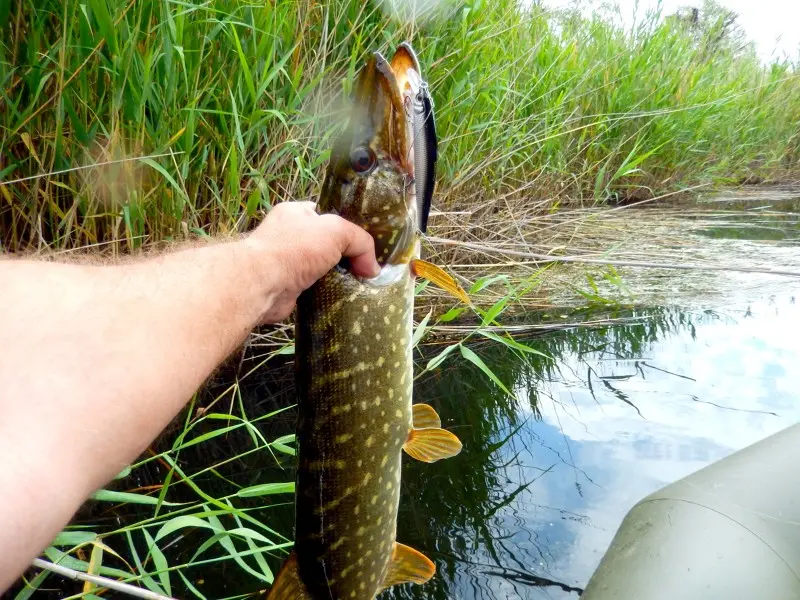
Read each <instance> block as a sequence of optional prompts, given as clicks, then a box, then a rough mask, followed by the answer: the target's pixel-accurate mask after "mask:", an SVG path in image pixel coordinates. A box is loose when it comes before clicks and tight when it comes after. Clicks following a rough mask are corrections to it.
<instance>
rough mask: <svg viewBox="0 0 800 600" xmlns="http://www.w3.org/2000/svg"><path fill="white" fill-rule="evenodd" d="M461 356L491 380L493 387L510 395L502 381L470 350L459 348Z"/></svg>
mask: <svg viewBox="0 0 800 600" xmlns="http://www.w3.org/2000/svg"><path fill="white" fill-rule="evenodd" d="M461 356H463V357H464V358H466V359H467V360H468V361H469V362H471V363H472V364H473V365H475V366H476V367H478V368H479V369H480V370H481V371H483V372H484V373H485V374H486V376H487V377H488V378H489V379H491V380H492V381H493V382H494V383H495V385H497V387H499V388H500V389H501V390H503V391H504V392H505V393H506V394H508V395H509V396H510V395H511V392H509V391H508V388H507V387H506V386H505V384H504V383H503V382H502V381H500V379H498V377H497V375H495V374H494V371H492V370H491V369H490V368H489V367H488V365H487V364H486V363H485V362H483V359H482V358H481V357H480V356H478V355H477V354H475V353H474V352H473V351H472V350H470V349H469V348H467V347H466V346H463V345H462V346H461Z"/></svg>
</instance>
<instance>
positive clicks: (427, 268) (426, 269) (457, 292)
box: [411, 258, 472, 305]
mask: <svg viewBox="0 0 800 600" xmlns="http://www.w3.org/2000/svg"><path fill="white" fill-rule="evenodd" d="M411 270H412V271H413V272H414V275H416V276H417V277H422V278H423V279H427V280H428V281H430V282H431V283H433V284H434V285H435V286H437V287H440V288H442V289H443V290H444V291H445V292H447V293H449V294H450V295H452V296H455V297H456V298H458V299H459V300H461V301H462V302H463V303H464V304H470V305H471V304H472V302H471V301H470V299H469V296H467V292H465V291H464V289H463V288H462V287H461V286H460V285H458V283H456V280H455V279H453V278H452V277H451V276H450V275H448V274H447V272H445V270H444V269H442V268H441V267H437V266H436V265H434V264H433V263H429V262H428V261H426V260H422V259H420V258H415V259H413V260H412V261H411Z"/></svg>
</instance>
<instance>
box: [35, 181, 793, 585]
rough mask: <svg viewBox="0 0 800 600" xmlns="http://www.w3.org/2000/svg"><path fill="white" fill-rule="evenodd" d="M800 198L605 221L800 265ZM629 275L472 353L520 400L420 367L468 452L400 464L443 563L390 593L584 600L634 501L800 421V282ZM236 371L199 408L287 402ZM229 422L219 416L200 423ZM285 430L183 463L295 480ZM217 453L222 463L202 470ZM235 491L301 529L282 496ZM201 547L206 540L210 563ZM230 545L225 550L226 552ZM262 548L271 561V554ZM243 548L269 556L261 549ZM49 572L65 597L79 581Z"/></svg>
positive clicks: (189, 552) (735, 200) (196, 578)
mask: <svg viewBox="0 0 800 600" xmlns="http://www.w3.org/2000/svg"><path fill="white" fill-rule="evenodd" d="M798 197H800V193H795V192H794V191H793V190H788V191H787V190H784V189H779V190H769V189H767V190H766V191H765V190H763V189H756V190H748V191H747V193H737V194H732V195H730V194H729V195H727V196H725V197H719V196H714V197H710V198H708V199H705V200H701V201H700V202H699V203H697V204H693V205H692V208H691V209H687V208H686V207H678V208H670V209H662V210H659V211H650V212H648V211H640V212H636V213H625V212H624V211H619V212H617V213H616V216H614V218H615V219H617V220H618V221H619V222H620V223H623V225H619V226H615V228H614V230H615V231H616V232H617V235H618V234H619V231H621V230H622V228H623V226H627V225H626V224H628V223H631V222H633V223H635V226H633V227H632V230H634V231H637V230H641V229H642V222H643V220H646V219H650V220H651V221H652V222H653V223H655V224H657V226H658V227H661V228H663V230H664V231H665V232H666V233H665V234H664V235H669V236H670V238H669V239H670V243H671V244H674V245H675V246H676V247H680V253H681V256H682V257H684V258H685V257H689V258H691V259H692V260H694V261H698V262H699V261H706V262H708V261H709V260H711V259H714V260H716V263H715V264H731V265H747V266H753V265H764V266H767V267H770V268H778V267H782V268H785V269H794V270H796V271H800V256H799V255H800V253H798V248H797V241H798V239H800V235H798V233H799V232H800V229H799V228H798V222H799V219H798V212H799V211H798V208H800V202H798ZM600 214H601V215H602V218H606V219H607V218H608V217H606V216H605V215H606V214H607V213H600ZM629 214H630V215H632V216H628V215H629ZM633 215H635V216H633ZM654 228H655V225H654V227H653V228H651V229H650V230H649V231H650V233H649V234H648V236H649V239H651V240H652V239H655V240H656V242H651V245H656V246H657V245H658V243H657V241H658V240H659V239H663V238H662V237H659V235H656V234H653V233H652V232H653V230H654ZM676 231H680V232H681V234H680V238H679V239H677V238H676V237H675V232H676ZM627 239H628V241H629V243H628V246H627V247H626V246H625V245H624V244H620V245H619V246H618V251H620V252H622V253H623V258H635V257H636V253H637V252H639V253H640V254H641V253H643V252H644V250H642V248H643V247H644V245H643V242H642V241H641V240H638V241H637V239H636V236H635V235H633V234H632V235H631V236H630V237H629V238H627ZM662 247H663V244H662ZM626 251H627V252H629V256H627V257H626V256H624V252H626ZM648 252H650V251H649V250H648ZM648 258H649V259H650V260H664V259H667V258H670V256H669V255H668V254H662V255H660V256H655V257H654V256H652V255H648ZM673 262H674V261H673ZM620 272H621V274H622V277H623V280H624V282H625V295H626V298H631V297H635V298H636V305H637V308H635V309H633V308H625V307H624V306H618V305H613V306H608V305H604V306H601V307H597V306H589V307H583V308H581V309H577V310H573V309H570V311H566V310H565V311H563V312H564V314H563V315H558V316H557V317H556V316H555V315H554V314H553V311H551V312H550V313H549V315H548V316H547V317H543V316H542V315H541V314H538V315H532V316H530V319H533V320H545V319H553V318H559V319H563V320H567V321H575V322H580V321H582V320H583V321H585V320H587V319H588V318H589V317H591V319H592V320H593V321H595V322H596V321H597V320H598V317H607V318H609V319H610V320H609V321H608V324H606V325H600V326H594V327H575V328H570V329H565V330H561V331H556V332H551V333H546V334H540V335H537V336H535V337H532V338H530V339H527V340H525V342H526V343H527V344H528V345H529V346H530V347H532V348H534V349H536V350H538V351H539V352H541V353H542V355H546V357H545V356H542V355H538V354H525V355H524V356H518V355H516V354H514V353H512V352H510V351H509V350H507V349H506V348H504V347H500V346H498V345H488V344H484V345H476V346H473V349H474V351H475V352H476V353H478V354H479V355H480V356H481V358H482V359H483V360H484V361H485V362H486V363H487V364H488V365H489V367H490V368H491V369H492V370H493V371H494V372H495V373H496V375H497V376H498V377H499V378H500V380H501V381H503V382H504V383H505V384H506V385H507V386H508V387H509V388H510V389H511V390H512V392H513V394H512V396H511V397H509V396H507V395H506V394H505V393H504V392H502V391H501V390H500V389H499V388H498V387H497V386H496V385H494V384H493V383H492V382H491V381H489V380H488V379H487V378H486V376H485V375H484V374H483V373H481V372H480V371H479V370H478V369H477V368H476V367H475V366H474V365H472V364H471V363H468V362H466V361H463V360H460V359H459V358H457V354H458V353H452V354H451V355H450V358H449V359H448V361H446V362H445V363H444V364H443V365H442V366H441V367H440V368H438V369H436V370H435V371H433V372H429V373H427V374H425V375H423V376H422V377H420V378H419V379H418V381H417V382H416V386H415V400H416V401H417V402H427V403H430V404H432V405H433V406H434V407H435V408H436V409H437V411H438V412H439V414H440V415H441V416H442V420H443V423H444V426H445V427H447V428H449V429H450V430H452V431H453V432H455V433H456V434H457V435H458V436H459V438H460V439H461V440H462V442H463V444H464V447H463V451H462V452H461V454H460V455H459V456H457V457H455V458H452V459H449V460H445V461H441V462H439V463H435V464H432V465H430V464H421V463H417V462H415V461H412V460H405V462H404V467H403V484H402V488H403V491H402V499H401V509H400V522H399V530H398V541H401V542H402V543H404V544H407V545H410V546H412V547H414V548H416V549H418V550H420V551H422V552H424V553H425V554H426V555H428V556H429V557H430V558H431V559H432V560H433V561H434V562H435V563H436V565H437V569H438V572H437V575H436V577H434V579H433V580H432V581H431V582H429V583H428V584H426V585H424V586H402V587H398V588H393V589H391V590H390V591H389V592H387V593H386V594H385V596H386V597H392V598H418V599H423V598H425V599H441V600H444V599H465V600H470V599H476V600H477V599H482V600H483V599H486V600H489V599H501V598H502V599H505V598H520V599H526V600H528V599H567V598H577V597H578V595H579V593H580V591H581V590H582V589H583V587H584V586H585V585H586V583H587V581H588V579H589V577H590V575H591V573H592V571H593V570H594V568H595V567H596V566H597V564H598V562H599V560H600V558H601V557H602V555H603V553H604V552H605V550H606V548H607V547H608V545H609V543H610V541H611V539H612V537H613V535H614V533H615V531H616V528H617V527H618V526H619V524H620V522H621V520H622V518H623V517H624V515H625V513H626V512H627V511H628V510H629V509H630V508H631V507H632V506H633V505H634V504H635V503H636V502H637V501H638V500H640V499H641V498H643V497H644V496H646V495H647V494H649V493H651V492H653V491H655V490H657V489H659V488H660V487H662V486H664V485H667V484H669V483H671V482H673V481H675V480H677V479H679V478H681V477H683V476H685V475H687V474H689V473H692V472H693V471H695V470H697V469H699V468H701V467H703V466H704V465H707V464H709V463H710V462H712V461H715V460H718V459H720V458H722V457H724V456H727V455H729V454H731V453H732V452H734V451H736V450H738V449H740V448H743V447H745V446H747V445H749V444H751V443H753V442H756V441H758V440H760V439H763V438H764V437H766V436H768V435H770V434H772V433H774V432H777V431H779V430H781V429H783V428H785V427H787V426H789V425H791V424H793V423H796V422H797V421H798V420H799V419H800V372H798V369H797V368H796V367H797V365H798V364H800V342H798V334H800V326H798V325H797V324H798V323H800V302H797V300H796V298H797V295H798V294H799V293H800V279H798V278H789V277H779V276H774V275H761V274H752V273H725V272H693V271H664V272H661V271H658V270H657V271H653V270H647V271H645V270H643V269H621V270H620ZM617 291H619V290H617V289H614V288H613V286H612V289H607V290H602V293H603V294H604V295H605V296H607V297H613V295H614V294H615V293H616V292H617ZM426 352H427V351H426ZM421 358H423V359H424V357H421ZM245 362H247V361H245ZM421 364H424V361H421ZM241 370H242V365H239V371H240V372H241ZM228 375H229V373H226V372H224V371H223V372H221V373H220V374H218V376H217V377H216V378H215V379H214V380H213V381H212V382H211V384H210V385H209V386H208V387H207V389H206V390H205V391H204V392H203V394H202V395H201V396H202V398H205V400H206V401H207V400H208V399H210V398H214V397H219V398H222V400H219V401H217V404H216V405H215V406H214V408H213V409H212V410H213V411H216V412H219V413H224V412H226V411H228V410H231V411H232V412H233V413H234V414H247V415H249V416H250V417H253V416H254V415H263V414H267V413H271V412H273V411H277V410H280V409H282V408H283V407H286V406H288V405H290V404H291V403H292V401H293V392H292V383H291V380H292V370H291V366H290V365H289V364H286V365H284V367H282V368H270V369H260V370H255V371H254V372H253V373H252V374H251V375H249V376H248V377H246V378H244V379H242V380H241V381H240V382H239V384H238V385H236V386H234V388H231V387H230V386H231V380H230V379H229V378H228ZM232 389H233V392H232V393H230V390H232ZM218 394H219V396H217V395H218ZM224 425H227V423H226V422H224V421H220V420H212V421H209V427H208V429H207V430H206V431H213V430H214V429H215V428H219V427H221V426H224ZM293 428H294V413H293V412H292V411H291V410H289V411H284V412H280V413H279V414H276V415H275V416H272V417H270V418H269V419H265V420H263V421H261V422H259V424H258V431H257V432H256V431H254V430H252V429H250V430H247V429H243V428H239V429H237V430H232V431H231V432H230V434H226V435H225V436H224V437H214V438H209V440H208V441H207V442H204V443H198V444H196V445H191V446H190V447H187V448H185V449H183V450H182V451H181V452H180V455H179V456H177V455H176V459H177V461H178V462H177V464H178V465H180V466H181V468H182V469H183V472H184V473H188V474H192V473H198V472H199V473H198V474H197V476H196V477H195V478H194V480H193V481H194V482H195V484H196V485H198V486H200V487H201V488H202V489H203V490H204V492H205V493H207V494H210V495H213V496H214V497H216V498H222V497H223V496H225V495H226V494H231V493H235V491H236V489H237V487H239V486H244V487H246V486H252V485H257V484H260V483H265V482H285V481H292V480H293V478H294V475H293V472H292V459H291V457H289V456H285V455H277V456H274V455H273V454H272V453H270V452H267V451H265V450H263V447H262V448H261V449H259V448H258V445H259V441H258V435H262V436H263V437H264V439H267V440H274V439H276V438H278V437H280V436H284V435H287V434H291V433H293ZM202 432H203V429H198V430H197V431H195V432H194V433H193V435H198V434H200V433H202ZM174 439H175V431H173V432H171V433H169V432H168V433H167V434H166V435H165V436H163V437H162V439H161V440H160V441H159V443H158V444H157V445H156V446H154V450H155V451H157V452H158V451H163V450H167V449H168V448H170V447H171V445H172V444H173V442H174ZM231 457H235V459H233V460H231ZM209 465H215V468H214V469H213V470H208V469H207V467H208V466H209ZM167 467H168V465H166V464H165V463H164V461H158V460H151V461H150V462H148V463H147V464H146V465H145V466H143V467H141V468H137V469H135V470H134V472H133V473H131V475H129V476H128V477H127V478H126V479H124V480H122V481H120V482H119V483H118V488H119V489H124V490H132V489H133V490H137V491H140V492H141V491H147V490H152V489H158V487H160V485H161V484H162V483H163V481H164V478H165V473H166V472H167ZM149 486H153V487H149ZM167 497H168V499H170V500H172V501H175V502H181V501H184V502H196V501H197V500H198V496H197V494H196V493H195V491H194V490H192V489H190V488H189V487H188V486H183V485H177V484H176V483H174V482H173V485H172V487H171V488H170V490H169V493H168V495H167ZM235 502H236V505H237V506H240V507H242V508H247V509H249V510H252V511H253V512H252V513H251V514H253V515H254V516H257V518H258V519H259V520H261V521H262V522H263V523H266V524H268V525H269V527H271V528H272V529H274V531H275V532H276V533H277V534H282V535H283V536H286V537H289V538H290V537H291V534H292V521H293V506H292V502H291V496H290V495H288V494H278V495H273V496H268V497H264V498H256V499H240V498H236V499H235ZM210 508H213V507H209V506H208V505H207V506H206V509H209V510H210ZM198 510H200V509H199V508H198ZM148 511H149V512H148ZM151 515H152V509H151V508H150V507H141V506H136V505H123V506H117V507H114V508H112V509H108V507H107V505H97V504H95V505H87V507H85V509H84V511H82V513H81V514H80V515H79V516H78V518H77V520H76V523H83V524H89V523H90V524H91V528H92V529H93V530H94V531H107V532H108V531H115V532H118V533H115V534H113V535H111V536H109V537H108V538H106V539H105V540H104V542H105V543H107V544H109V546H110V547H112V548H114V549H115V550H116V551H118V552H121V553H122V554H123V555H126V556H127V557H128V559H129V560H130V552H128V550H127V549H126V544H129V547H136V546H138V547H139V548H140V552H141V551H142V549H143V547H142V542H143V540H144V538H142V539H139V537H137V536H140V532H139V531H138V527H134V528H133V535H131V536H130V537H127V538H125V537H123V536H127V535H128V533H125V527H126V526H127V525H130V524H134V523H138V522H141V521H142V519H145V518H148V517H149V516H151ZM230 526H231V527H234V526H236V525H235V524H233V523H231V524H230ZM153 532H155V529H153V530H151V533H153ZM208 537H209V534H208V532H207V531H206V530H202V529H199V530H185V531H184V532H183V533H182V534H181V535H180V536H178V537H177V538H175V539H174V540H172V541H171V542H170V543H169V544H166V547H165V554H166V558H165V560H167V561H168V562H169V564H170V565H173V566H174V565H177V564H181V563H189V562H191V561H192V557H193V556H194V555H195V553H196V552H197V551H198V548H199V547H201V545H202V544H203V542H204V541H206V540H207V539H208ZM126 539H127V540H128V541H127V542H126V541H125V540H126ZM131 540H134V541H131ZM239 547H240V548H241V545H240V546H239ZM145 550H146V549H145ZM210 552H213V550H204V554H203V556H202V558H204V557H207V556H208V555H209V553H210ZM225 555H226V553H225V552H223V551H222V550H221V549H220V553H219V554H218V556H225ZM269 560H270V563H271V565H272V567H273V568H274V569H275V570H277V567H278V566H279V564H280V562H281V559H280V557H278V556H274V557H272V558H270V559H269ZM245 561H246V562H247V564H249V565H250V567H251V568H253V569H258V565H257V564H256V563H255V562H254V561H253V560H252V558H249V559H245ZM248 561H249V562H248ZM181 574H182V575H183V576H185V577H186V580H183V578H182V577H181V578H179V577H177V576H175V575H174V574H173V575H172V576H171V581H172V585H173V589H172V592H173V594H174V595H176V596H179V597H191V593H190V592H189V590H188V589H187V588H186V587H183V585H182V581H190V582H191V583H192V585H193V586H194V587H195V589H197V590H199V592H200V593H202V594H204V595H205V596H206V597H211V598H222V597H233V596H237V595H240V596H249V595H253V594H256V593H257V592H258V590H263V589H265V588H266V587H267V585H266V584H265V583H264V582H263V581H259V580H258V579H256V578H255V577H253V576H252V575H250V574H248V573H247V572H246V571H245V570H243V569H242V568H241V567H240V565H237V564H235V562H234V561H232V560H223V561H220V562H213V563H211V564H206V565H203V566H190V567H187V568H185V569H182V570H181ZM48 581H49V583H50V589H51V590H55V595H56V596H59V595H63V593H62V592H63V591H66V590H70V589H72V588H71V587H69V586H68V585H67V584H65V583H63V582H60V583H59V582H56V580H55V579H53V578H50V579H49V580H48ZM59 590H61V591H59ZM38 593H39V594H42V593H43V592H38Z"/></svg>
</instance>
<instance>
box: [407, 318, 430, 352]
mask: <svg viewBox="0 0 800 600" xmlns="http://www.w3.org/2000/svg"><path fill="white" fill-rule="evenodd" d="M432 314H433V308H431V309H430V310H429V311H428V314H427V315H425V317H424V318H423V319H422V321H420V322H419V325H417V328H416V329H415V330H414V337H412V338H411V347H412V348H416V347H417V344H419V341H420V340H421V339H422V336H423V335H425V328H426V327H427V326H428V321H430V320H431V315H432Z"/></svg>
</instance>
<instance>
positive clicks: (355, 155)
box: [350, 146, 378, 175]
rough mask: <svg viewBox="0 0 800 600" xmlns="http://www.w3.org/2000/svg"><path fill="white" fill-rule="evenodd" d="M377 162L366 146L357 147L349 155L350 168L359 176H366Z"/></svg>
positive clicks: (370, 149)
mask: <svg viewBox="0 0 800 600" xmlns="http://www.w3.org/2000/svg"><path fill="white" fill-rule="evenodd" d="M377 162H378V158H377V157H376V156H375V153H374V152H373V151H372V148H370V147H368V146H358V147H357V148H355V149H354V150H353V151H352V152H351V153H350V166H351V167H353V171H355V172H356V173H358V174H359V175H366V174H367V173H369V172H370V171H372V169H374V168H375V165H376V164H377Z"/></svg>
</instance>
